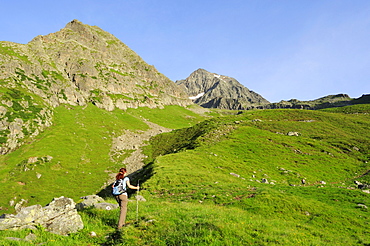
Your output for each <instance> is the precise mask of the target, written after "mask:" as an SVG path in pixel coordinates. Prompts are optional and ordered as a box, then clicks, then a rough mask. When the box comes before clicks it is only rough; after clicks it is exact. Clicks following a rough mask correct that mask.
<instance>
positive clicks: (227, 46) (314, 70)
mask: <svg viewBox="0 0 370 246" xmlns="http://www.w3.org/2000/svg"><path fill="white" fill-rule="evenodd" d="M1 9H2V11H1V15H0V30H1V32H0V41H12V42H16V43H27V42H29V41H30V40H32V38H34V37H35V36H37V35H46V34H49V33H52V32H56V31H58V30H60V29H61V28H63V27H64V26H65V25H66V24H67V23H68V22H70V21H71V20H73V19H78V20H79V21H81V22H83V23H85V24H88V25H96V26H99V27H100V28H102V29H103V30H105V31H108V32H110V33H112V34H113V35H115V36H116V37H117V38H119V39H120V40H121V41H122V42H123V43H125V44H126V45H128V46H129V47H130V48H131V49H133V50H134V51H135V52H136V53H138V54H139V55H140V56H141V57H142V58H143V59H144V60H145V61H146V62H147V63H149V64H151V65H154V66H155V67H156V68H157V69H158V70H159V71H160V72H161V73H163V74H164V75H166V76H167V77H169V78H170V79H171V80H173V81H175V80H179V79H184V78H186V77H188V76H189V75H190V73H192V72H193V71H195V70H196V69H198V68H203V69H206V70H208V71H209V72H214V73H218V74H221V75H227V76H230V77H234V78H235V79H237V80H238V81H239V82H240V83H242V84H243V85H244V86H246V87H247V88H249V89H250V90H253V91H255V92H257V93H259V94H261V95H262V96H263V97H265V98H266V99H267V100H269V101H270V102H278V101H280V100H289V99H292V98H295V99H299V100H313V99H317V98H319V97H322V96H326V95H329V94H338V93H346V94H348V95H349V96H350V97H353V98H357V97H360V96H361V95H362V94H369V93H370V0H107V1H102V0H89V1H87V0H74V1H71V0H63V1H52V0H44V1H40V0H32V1H31V0H27V1H25V0H11V1H10V0H2V1H1Z"/></svg>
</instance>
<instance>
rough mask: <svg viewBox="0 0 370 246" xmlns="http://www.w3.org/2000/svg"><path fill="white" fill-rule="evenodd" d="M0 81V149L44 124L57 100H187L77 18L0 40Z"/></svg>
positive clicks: (120, 104) (108, 103) (121, 104)
mask: <svg viewBox="0 0 370 246" xmlns="http://www.w3.org/2000/svg"><path fill="white" fill-rule="evenodd" d="M0 86H1V90H0V97H1V100H0V114H1V124H0V129H1V130H0V134H1V135H0V139H1V144H2V147H1V150H0V152H1V153H2V154H4V153H7V152H9V151H11V150H13V149H15V148H16V147H17V146H19V145H21V144H22V143H23V142H25V141H27V139H28V138H29V137H30V136H33V135H37V134H38V132H40V131H42V130H43V129H44V128H45V127H48V126H49V125H50V121H51V117H52V107H57V106H58V105H60V104H70V105H80V106H83V105H86V104H87V103H89V102H91V103H93V104H94V105H96V106H98V107H99V108H103V109H106V110H109V111H112V110H114V109H115V108H119V109H127V108H137V107H145V106H147V107H150V108H154V107H163V106H165V105H181V106H186V105H190V104H192V102H191V101H190V100H189V99H188V98H187V95H186V94H185V93H184V92H183V91H181V90H179V88H178V87H177V86H176V84H175V83H173V82H172V81H170V80H169V79H168V78H167V77H165V76H164V75H162V74H161V73H159V72H158V71H157V70H156V69H155V68H154V67H153V66H151V65H148V64H147V63H145V62H144V61H143V60H142V59H141V58H140V57H139V56H138V55H137V54H136V53H135V52H134V51H132V50H131V49H130V48H128V47H127V46H126V45H125V44H123V43H122V42H121V41H120V40H118V39H117V38H116V37H114V36H113V35H111V34H109V33H107V32H105V31H103V30H102V29H100V28H98V27H96V26H89V25H86V24H83V23H81V22H79V21H77V20H73V21H71V22H70V23H68V24H67V25H66V26H65V28H62V29H61V30H60V31H58V32H55V33H51V34H48V35H45V36H37V37H35V38H34V39H33V40H32V41H31V42H29V43H28V44H25V45H24V44H16V43H11V42H0ZM14 128H16V129H17V130H16V131H14V130H13V129H14Z"/></svg>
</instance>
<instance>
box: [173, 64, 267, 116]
mask: <svg viewBox="0 0 370 246" xmlns="http://www.w3.org/2000/svg"><path fill="white" fill-rule="evenodd" d="M176 84H178V85H179V86H180V87H182V88H184V89H185V90H186V91H187V93H188V95H189V98H190V99H192V100H194V102H195V103H196V104H199V105H201V106H202V107H205V108H221V109H233V110H244V109H250V108H254V107H257V106H261V105H265V104H268V103H269V102H268V101H267V100H266V99H264V98H263V97H262V96H260V95H259V94H257V93H255V92H253V91H251V90H249V89H248V88H246V87H244V86H243V85H241V84H240V83H239V82H238V81H237V80H236V79H234V78H231V77H227V76H223V75H218V74H215V73H210V72H208V71H206V70H204V69H198V70H196V71H195V72H193V73H192V74H190V76H189V77H188V78H186V79H185V80H179V81H176Z"/></svg>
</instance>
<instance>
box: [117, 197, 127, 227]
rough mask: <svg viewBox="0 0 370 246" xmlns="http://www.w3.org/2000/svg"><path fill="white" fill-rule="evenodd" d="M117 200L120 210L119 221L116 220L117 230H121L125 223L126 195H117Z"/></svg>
mask: <svg viewBox="0 0 370 246" xmlns="http://www.w3.org/2000/svg"><path fill="white" fill-rule="evenodd" d="M118 199H119V200H120V202H119V203H118V204H119V205H120V210H121V211H120V214H119V220H118V229H121V228H122V226H124V225H125V222H126V214H127V203H128V198H127V196H126V195H119V196H118Z"/></svg>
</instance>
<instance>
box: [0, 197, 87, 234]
mask: <svg viewBox="0 0 370 246" xmlns="http://www.w3.org/2000/svg"><path fill="white" fill-rule="evenodd" d="M75 205H76V204H75V202H74V201H73V200H72V199H71V198H65V197H63V196H62V197H59V198H54V199H53V201H51V202H50V203H49V204H48V205H47V206H45V207H42V206H41V205H32V206H29V207H22V208H21V209H20V211H19V212H18V213H17V214H16V215H14V214H10V215H2V216H1V219H0V230H7V229H12V230H17V229H25V228H34V227H35V226H37V225H41V226H43V227H45V228H46V230H47V231H50V232H51V233H54V234H59V235H68V234H70V233H75V232H77V231H78V230H80V229H82V228H83V226H84V225H83V222H82V219H81V216H80V215H79V214H78V213H77V210H76V209H75Z"/></svg>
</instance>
